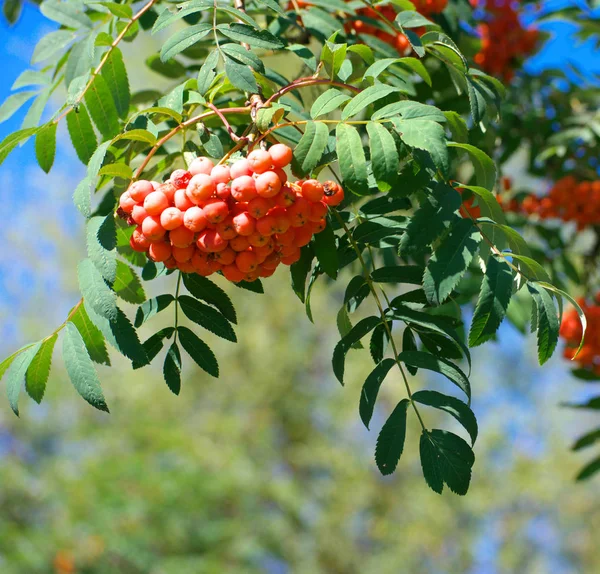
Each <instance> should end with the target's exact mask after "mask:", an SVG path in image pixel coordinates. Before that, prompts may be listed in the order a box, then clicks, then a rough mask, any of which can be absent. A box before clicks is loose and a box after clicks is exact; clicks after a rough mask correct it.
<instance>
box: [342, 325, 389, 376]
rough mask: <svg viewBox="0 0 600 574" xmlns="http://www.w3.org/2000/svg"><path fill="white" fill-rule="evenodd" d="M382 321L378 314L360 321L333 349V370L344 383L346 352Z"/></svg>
mask: <svg viewBox="0 0 600 574" xmlns="http://www.w3.org/2000/svg"><path fill="white" fill-rule="evenodd" d="M380 323H381V318H379V317H376V316H374V315H373V316H371V317H367V318H366V319H362V320H361V321H359V322H358V323H357V324H356V325H354V327H353V328H352V330H351V331H350V333H348V334H347V335H346V336H345V337H343V338H342V339H341V340H340V341H339V342H338V344H337V345H336V346H335V349H334V351H333V358H332V364H333V372H334V374H335V376H336V378H337V380H338V381H339V382H340V383H341V384H342V385H343V384H344V368H345V363H346V354H347V353H348V351H349V350H350V349H351V348H352V347H353V346H354V345H355V344H356V343H358V341H360V340H361V339H362V338H363V337H364V336H365V335H366V334H367V333H370V332H371V331H372V330H373V329H374V328H375V327H376V326H377V325H379V324H380Z"/></svg>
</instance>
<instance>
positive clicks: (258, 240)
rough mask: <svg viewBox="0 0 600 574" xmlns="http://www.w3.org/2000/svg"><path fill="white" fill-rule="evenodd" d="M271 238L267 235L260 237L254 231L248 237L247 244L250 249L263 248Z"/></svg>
mask: <svg viewBox="0 0 600 574" xmlns="http://www.w3.org/2000/svg"><path fill="white" fill-rule="evenodd" d="M270 240H271V238H270V237H269V236H268V235H261V234H260V233H258V231H255V232H254V233H252V234H251V235H249V236H248V243H250V245H252V247H263V246H264V245H266V244H267V243H269V241H270Z"/></svg>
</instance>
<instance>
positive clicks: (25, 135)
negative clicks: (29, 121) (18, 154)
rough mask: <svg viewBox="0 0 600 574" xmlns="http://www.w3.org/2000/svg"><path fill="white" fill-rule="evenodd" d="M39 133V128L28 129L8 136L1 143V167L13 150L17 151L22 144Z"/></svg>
mask: <svg viewBox="0 0 600 574" xmlns="http://www.w3.org/2000/svg"><path fill="white" fill-rule="evenodd" d="M38 131H39V128H37V127H35V128H27V129H23V130H19V131H17V132H13V133H12V134H9V135H7V136H6V137H5V138H4V139H3V140H2V141H1V142H0V165H1V164H2V163H3V162H4V160H5V159H6V158H7V157H8V154H9V153H10V152H11V151H12V150H13V149H15V148H16V147H17V146H18V145H19V144H20V143H21V142H24V141H26V140H28V139H29V138H30V137H31V136H32V135H34V134H36V133H37V132H38Z"/></svg>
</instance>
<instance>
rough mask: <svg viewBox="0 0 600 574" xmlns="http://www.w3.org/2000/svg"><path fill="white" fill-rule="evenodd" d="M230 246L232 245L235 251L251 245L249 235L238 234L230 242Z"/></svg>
mask: <svg viewBox="0 0 600 574" xmlns="http://www.w3.org/2000/svg"><path fill="white" fill-rule="evenodd" d="M229 247H231V249H233V250H234V251H244V250H245V249H248V247H250V242H249V241H248V238H247V237H244V236H243V235H238V236H237V237H234V238H233V239H232V240H231V241H230V242H229Z"/></svg>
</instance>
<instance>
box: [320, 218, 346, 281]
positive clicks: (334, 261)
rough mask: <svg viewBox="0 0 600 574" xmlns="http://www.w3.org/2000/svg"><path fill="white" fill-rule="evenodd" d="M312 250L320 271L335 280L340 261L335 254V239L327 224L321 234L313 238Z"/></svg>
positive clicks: (336, 253)
mask: <svg viewBox="0 0 600 574" xmlns="http://www.w3.org/2000/svg"><path fill="white" fill-rule="evenodd" d="M314 250H315V254H316V256H317V259H318V261H319V265H320V266H321V269H323V271H325V273H327V275H329V277H331V278H332V279H336V278H337V274H338V269H339V266H340V260H339V257H338V252H337V245H336V237H335V233H334V232H333V229H332V228H331V225H330V224H328V225H327V226H326V227H325V229H324V230H323V231H321V233H317V235H315V237H314Z"/></svg>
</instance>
